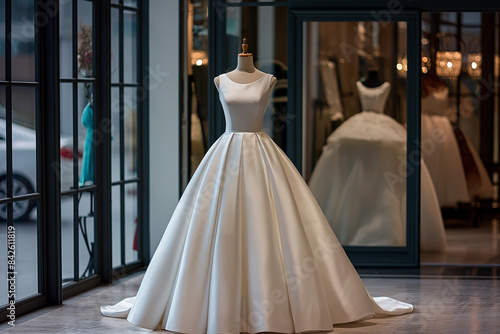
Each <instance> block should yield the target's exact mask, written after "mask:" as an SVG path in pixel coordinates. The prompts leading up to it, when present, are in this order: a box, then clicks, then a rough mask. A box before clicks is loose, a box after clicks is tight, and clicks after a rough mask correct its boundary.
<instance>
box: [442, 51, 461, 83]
mask: <svg viewBox="0 0 500 334" xmlns="http://www.w3.org/2000/svg"><path fill="white" fill-rule="evenodd" d="M461 70H462V53H461V52H459V51H438V52H437V53H436V74H437V75H438V76H440V77H443V78H451V79H456V78H458V76H459V75H460V71H461Z"/></svg>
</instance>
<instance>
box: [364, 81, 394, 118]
mask: <svg viewBox="0 0 500 334" xmlns="http://www.w3.org/2000/svg"><path fill="white" fill-rule="evenodd" d="M356 89H357V91H358V95H359V100H360V101H361V109H362V110H363V111H374V112H377V113H380V114H383V113H384V109H385V104H386V102H387V98H388V97H389V93H390V92H391V84H390V83H388V82H384V83H383V84H382V85H380V86H378V87H373V88H369V87H366V86H365V85H363V84H362V83H361V81H357V82H356Z"/></svg>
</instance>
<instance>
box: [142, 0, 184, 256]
mask: <svg viewBox="0 0 500 334" xmlns="http://www.w3.org/2000/svg"><path fill="white" fill-rule="evenodd" d="M149 15H150V21H149V47H150V51H149V54H150V56H149V64H150V84H149V90H150V108H149V122H150V123H149V129H150V132H149V141H150V152H149V160H150V161H149V162H150V170H149V172H150V183H151V184H150V241H151V243H150V247H151V256H152V255H153V254H154V251H155V250H156V247H157V246H158V243H159V242H160V239H161V237H162V235H163V232H164V230H165V227H166V226H167V224H168V221H169V220H170V217H171V215H172V212H173V210H174V209H175V206H176V204H177V201H178V199H179V2H178V1H171V0H150V3H149Z"/></svg>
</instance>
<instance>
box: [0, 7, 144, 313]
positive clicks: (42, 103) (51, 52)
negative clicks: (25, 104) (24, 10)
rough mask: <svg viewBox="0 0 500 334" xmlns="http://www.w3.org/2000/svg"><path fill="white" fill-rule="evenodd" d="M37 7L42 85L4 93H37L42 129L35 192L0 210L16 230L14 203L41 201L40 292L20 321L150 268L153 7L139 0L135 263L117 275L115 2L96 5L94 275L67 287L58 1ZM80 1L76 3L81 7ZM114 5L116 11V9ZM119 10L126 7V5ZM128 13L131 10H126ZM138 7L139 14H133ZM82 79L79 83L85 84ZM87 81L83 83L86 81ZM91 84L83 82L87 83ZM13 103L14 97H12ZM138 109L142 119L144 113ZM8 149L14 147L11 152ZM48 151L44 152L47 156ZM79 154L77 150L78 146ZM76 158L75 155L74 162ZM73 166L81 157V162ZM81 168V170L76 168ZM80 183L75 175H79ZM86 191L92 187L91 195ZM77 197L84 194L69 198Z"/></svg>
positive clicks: (19, 307)
mask: <svg viewBox="0 0 500 334" xmlns="http://www.w3.org/2000/svg"><path fill="white" fill-rule="evenodd" d="M12 1H14V0H6V8H5V9H6V26H7V25H8V26H9V29H7V30H6V34H8V33H10V22H11V19H10V18H11V14H9V15H7V13H11V3H12ZM33 1H34V2H35V4H36V6H35V13H34V15H35V22H36V24H35V43H36V54H35V62H36V79H35V82H11V80H10V77H6V79H8V80H4V81H0V85H1V86H5V87H6V90H11V88H12V87H13V86H21V87H26V86H28V87H36V89H37V90H39V92H38V93H37V95H36V97H37V99H36V105H37V112H36V130H37V152H36V155H37V164H38V166H37V189H36V191H39V192H34V193H32V194H28V195H24V196H19V197H15V198H12V196H7V198H3V199H1V200H0V204H7V205H8V207H10V209H9V215H10V220H9V221H8V224H7V225H12V203H13V202H14V201H20V200H27V199H30V200H37V201H38V205H37V210H38V211H37V213H38V214H37V217H38V218H37V219H38V221H39V223H38V247H37V250H38V270H39V271H38V274H39V277H38V287H39V289H38V291H39V292H38V293H36V294H33V295H31V296H29V297H26V298H22V299H19V300H16V301H15V306H16V312H15V313H16V317H17V316H19V315H22V314H24V313H27V312H30V311H32V310H34V309H37V308H40V307H43V306H47V305H60V304H62V303H63V300H64V299H65V298H67V297H70V296H72V295H75V294H77V293H80V292H83V291H85V290H88V289H90V288H92V287H95V286H97V285H99V284H109V283H112V281H113V278H115V277H119V276H123V275H126V274H129V273H131V272H133V271H136V270H138V269H141V268H143V267H144V266H145V265H147V264H148V263H149V260H150V251H149V247H150V245H149V167H148V166H149V163H148V162H149V138H148V132H149V94H148V78H147V75H148V74H149V73H148V68H149V64H148V62H149V21H148V17H149V1H148V0H138V1H137V9H136V10H137V42H138V45H137V47H138V50H139V51H138V73H137V80H138V85H137V89H138V90H140V91H141V94H142V95H141V99H140V100H138V101H137V104H138V113H137V115H138V117H137V141H138V142H137V145H138V156H137V169H138V175H140V182H138V183H137V184H138V189H137V190H138V191H137V194H138V204H137V205H138V206H137V210H138V221H140V222H141V223H140V224H139V225H138V241H139V242H138V246H139V249H138V257H139V260H138V261H136V262H135V263H133V264H130V265H125V266H123V267H121V268H119V269H118V270H114V268H113V267H112V260H111V259H112V249H111V243H112V235H111V138H110V137H111V133H110V129H109V127H110V119H111V114H110V109H111V74H110V69H111V61H110V59H111V58H110V57H111V45H110V43H111V42H110V34H111V26H110V22H111V7H112V4H111V1H110V0H90V1H92V2H93V5H94V9H93V11H94V22H93V29H94V31H96V32H98V33H96V34H95V37H94V50H95V51H96V52H95V53H94V57H95V58H94V73H95V80H93V83H94V108H95V110H94V131H100V132H101V133H102V134H105V135H104V136H103V137H102V139H101V140H100V142H99V144H98V145H96V147H95V160H96V167H98V170H99V172H96V173H95V185H94V186H92V189H93V191H94V193H95V218H94V219H95V220H96V226H97V229H96V231H95V243H96V255H95V259H96V263H95V270H96V274H95V275H92V276H91V277H88V278H84V279H81V280H78V281H75V282H73V283H71V284H67V285H66V286H64V287H63V285H62V270H61V267H62V260H61V257H62V254H61V253H62V250H61V198H62V194H61V187H60V170H59V169H58V168H54V166H57V164H58V163H60V153H59V152H60V114H59V112H60V82H61V81H60V75H59V74H60V69H59V58H60V54H59V41H60V40H59V1H58V0H33ZM75 1H76V0H75ZM114 5H116V4H113V6H114ZM118 5H123V0H120V3H118ZM124 7H127V6H124ZM132 8H133V7H132ZM127 9H129V8H128V7H127ZM10 50H11V45H10V43H9V42H8V41H7V40H6V50H5V51H6V55H7V54H8V55H10ZM9 59H10V57H9ZM9 59H6V60H7V61H6V69H8V70H9V71H6V75H10V74H9V73H10V61H9ZM79 80H80V79H79ZM80 81H82V80H80ZM83 81H85V80H83ZM7 96H8V95H7ZM11 104H12V101H11V99H10V100H9V99H8V103H7V106H6V109H7V111H6V116H7V120H6V122H7V124H8V126H7V138H6V141H7V143H10V149H7V156H8V158H7V160H8V161H10V163H9V164H8V169H9V170H8V173H7V174H8V175H10V178H8V179H9V180H10V181H9V182H8V184H9V186H8V188H9V189H8V194H10V195H12V163H11V162H12V144H11V143H12V130H11V127H10V125H9V124H11V123H12V112H11V110H12V105H11ZM139 110H140V112H139ZM7 146H8V147H9V145H7ZM42 148H43V149H42ZM75 150H78V147H74V152H75ZM74 156H75V155H74ZM75 159H77V158H76V156H75ZM76 168H77V167H76ZM74 177H76V176H74ZM85 190H87V188H85ZM73 193H74V194H75V196H77V193H78V188H77V189H76V190H73V189H72V190H70V191H69V192H64V194H66V195H70V194H73ZM7 306H8V304H5V305H0V317H1V319H2V320H1V321H8V320H9V319H8V318H7V314H9V310H8V309H7Z"/></svg>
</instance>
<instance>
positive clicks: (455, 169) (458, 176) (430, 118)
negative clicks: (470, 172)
mask: <svg viewBox="0 0 500 334" xmlns="http://www.w3.org/2000/svg"><path fill="white" fill-rule="evenodd" d="M446 110H448V87H444V88H443V89H442V90H438V91H433V92H432V93H430V94H429V95H427V96H425V97H422V158H423V160H424V161H425V163H426V165H427V167H428V168H429V172H430V174H431V177H432V180H433V182H434V186H435V188H436V193H437V196H438V199H439V204H440V205H441V206H442V207H447V206H455V205H457V203H459V202H469V201H470V200H471V198H472V197H476V196H477V197H480V198H492V197H493V186H492V184H491V181H490V178H489V176H488V172H487V171H486V168H485V167H484V164H483V162H482V161H481V159H480V158H479V155H478V154H477V152H476V150H475V149H474V148H473V147H472V144H471V143H470V141H469V140H468V139H467V137H466V136H465V141H466V145H467V150H468V151H469V152H470V153H471V155H472V157H473V163H474V164H475V166H476V168H477V171H478V174H479V175H478V176H479V180H478V181H476V182H470V183H471V187H468V185H467V177H466V173H465V170H464V167H463V164H462V157H461V154H460V147H459V145H458V142H457V139H456V137H455V133H454V131H453V126H452V124H451V123H450V120H449V118H448V117H447V116H446V115H445V112H446Z"/></svg>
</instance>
